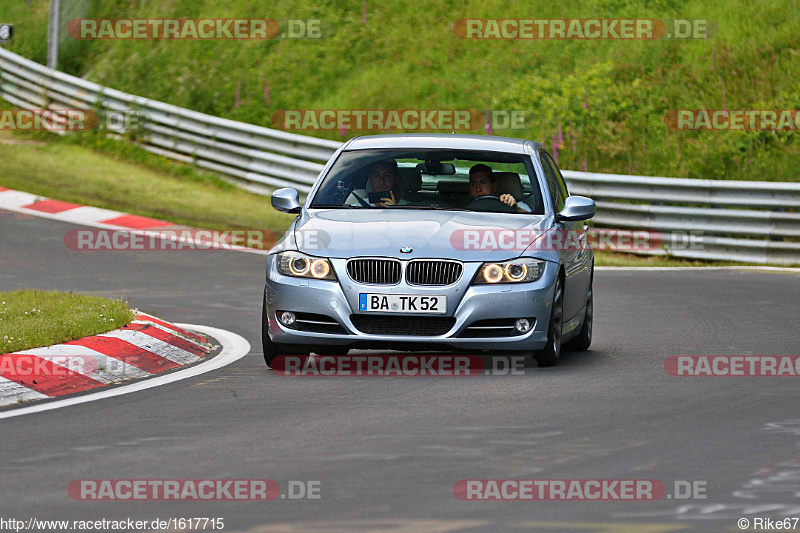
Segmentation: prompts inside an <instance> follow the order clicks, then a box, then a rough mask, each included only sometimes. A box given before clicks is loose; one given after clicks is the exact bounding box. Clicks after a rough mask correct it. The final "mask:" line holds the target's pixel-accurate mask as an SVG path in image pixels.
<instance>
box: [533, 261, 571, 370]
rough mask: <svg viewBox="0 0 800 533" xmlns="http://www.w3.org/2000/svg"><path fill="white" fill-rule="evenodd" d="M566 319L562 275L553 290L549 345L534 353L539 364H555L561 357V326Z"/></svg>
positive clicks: (548, 335)
mask: <svg viewBox="0 0 800 533" xmlns="http://www.w3.org/2000/svg"><path fill="white" fill-rule="evenodd" d="M563 321H564V287H563V285H562V283H561V277H560V276H559V277H557V278H556V287H555V290H554V291H553V308H552V310H551V311H550V323H549V325H548V328H547V346H545V348H544V349H543V350H540V351H538V352H536V353H535V354H534V356H533V357H534V358H535V359H536V361H537V362H538V363H539V366H540V367H542V366H555V365H557V364H558V360H559V358H560V357H561V327H562V325H563Z"/></svg>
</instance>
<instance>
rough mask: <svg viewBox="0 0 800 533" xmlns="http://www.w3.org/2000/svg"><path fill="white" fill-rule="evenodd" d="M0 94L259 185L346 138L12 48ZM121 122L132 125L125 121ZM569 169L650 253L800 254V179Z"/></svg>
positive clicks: (287, 177) (305, 183)
mask: <svg viewBox="0 0 800 533" xmlns="http://www.w3.org/2000/svg"><path fill="white" fill-rule="evenodd" d="M0 96H2V97H3V98H4V99H5V100H7V101H8V102H10V103H12V104H13V105H16V106H19V107H21V108H26V109H42V108H47V109H51V110H54V111H57V110H59V109H65V108H72V109H75V108H90V109H93V110H95V111H96V112H98V113H99V114H101V115H102V114H103V113H108V112H114V113H117V114H122V115H124V116H125V117H135V118H136V123H137V124H138V128H139V130H137V131H135V132H133V135H132V137H131V140H132V141H133V142H135V143H136V144H138V145H140V146H141V147H143V148H144V149H145V150H148V151H150V152H153V153H156V154H160V155H162V156H165V157H168V158H171V159H175V160H178V161H183V162H186V163H192V164H195V165H197V166H198V167H200V168H203V169H207V170H211V171H214V172H217V173H220V174H222V175H224V176H227V177H228V178H229V179H232V180H234V181H235V182H237V183H238V184H239V185H241V186H243V187H245V188H248V189H251V190H255V192H260V193H264V192H267V191H268V190H270V189H274V188H277V187H287V186H288V187H294V188H296V189H297V190H298V191H300V192H301V193H303V194H305V193H307V192H308V191H309V190H310V189H311V185H312V184H313V183H314V181H315V180H316V178H317V176H318V175H319V173H320V171H321V170H322V168H323V166H324V162H325V161H326V160H327V159H329V158H330V156H331V154H333V152H334V151H335V150H336V149H337V148H338V147H339V146H341V143H338V142H336V141H329V140H324V139H317V138H314V137H309V136H305V135H298V134H295V133H288V132H284V131H280V130H274V129H270V128H265V127H261V126H255V125H252V124H245V123H242V122H236V121H233V120H228V119H223V118H218V117H214V116H211V115H206V114H203V113H198V112H196V111H191V110H188V109H184V108H180V107H177V106H174V105H170V104H166V103H163V102H158V101H155V100H150V99H148V98H143V97H140V96H133V95H130V94H126V93H123V92H121V91H117V90H115V89H110V88H107V87H103V86H101V85H98V84H96V83H92V82H89V81H86V80H83V79H81V78H77V77H75V76H70V75H67V74H64V73H63V72H58V71H55V70H51V69H48V68H47V67H45V66H43V65H40V64H38V63H35V62H33V61H30V60H28V59H25V58H23V57H21V56H19V55H17V54H14V53H12V52H9V51H7V50H3V49H0ZM115 132H116V134H117V135H125V134H129V133H131V132H130V131H126V130H125V126H124V123H123V124H122V125H120V126H119V127H118V128H117V129H116V130H115ZM563 174H564V177H565V179H566V180H567V183H568V185H569V187H570V192H572V193H574V194H582V195H585V196H589V197H591V198H593V199H595V200H596V201H597V205H598V212H597V215H596V216H595V218H594V222H595V224H596V225H597V226H600V227H613V228H634V229H641V230H648V231H655V232H661V233H663V234H664V237H665V238H664V246H663V247H662V248H660V249H657V250H649V251H648V253H658V254H671V255H674V256H677V257H686V258H698V259H716V260H733V261H748V262H757V263H775V264H800V213H798V212H795V211H798V210H800V183H773V182H752V181H747V182H746V181H722V180H697V179H682V178H659V177H647V176H624V175H617V174H594V173H588V172H574V171H564V172H563ZM687 236H688V237H689V238H688V239H687Z"/></svg>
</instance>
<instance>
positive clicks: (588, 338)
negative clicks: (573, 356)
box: [564, 283, 594, 352]
mask: <svg viewBox="0 0 800 533" xmlns="http://www.w3.org/2000/svg"><path fill="white" fill-rule="evenodd" d="M593 322H594V297H593V296H592V284H591V283H590V284H589V293H588V294H587V295H586V315H585V316H584V318H583V326H582V327H581V331H580V332H579V333H578V335H577V336H576V337H575V338H573V339H570V340H569V341H568V342H566V343H565V344H564V349H565V350H570V351H575V352H584V351H586V350H588V349H589V346H591V344H592V327H593V326H594V324H593Z"/></svg>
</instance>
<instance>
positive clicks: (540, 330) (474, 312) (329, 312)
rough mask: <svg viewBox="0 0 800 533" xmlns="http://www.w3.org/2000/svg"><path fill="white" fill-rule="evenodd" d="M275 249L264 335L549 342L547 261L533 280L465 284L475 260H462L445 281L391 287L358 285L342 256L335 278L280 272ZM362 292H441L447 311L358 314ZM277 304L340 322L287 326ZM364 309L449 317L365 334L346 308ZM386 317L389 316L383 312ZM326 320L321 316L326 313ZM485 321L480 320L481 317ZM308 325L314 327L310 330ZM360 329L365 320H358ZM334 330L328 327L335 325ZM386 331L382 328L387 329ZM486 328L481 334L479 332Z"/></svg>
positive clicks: (401, 341)
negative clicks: (522, 321) (418, 327)
mask: <svg viewBox="0 0 800 533" xmlns="http://www.w3.org/2000/svg"><path fill="white" fill-rule="evenodd" d="M273 259H274V256H270V257H269V260H268V263H267V281H266V286H265V294H266V303H267V308H266V316H267V318H268V320H269V336H270V339H272V341H273V342H276V343H280V344H295V345H297V344H300V345H312V346H341V347H348V348H350V347H355V348H358V347H369V348H385V349H386V348H394V349H397V348H401V349H403V347H405V349H413V348H422V347H424V348H426V349H428V348H436V347H440V348H449V349H461V350H495V351H505V350H508V351H535V350H540V349H542V348H544V346H545V344H546V341H547V324H548V323H549V320H550V309H551V303H552V296H553V287H554V284H555V280H556V276H557V274H558V265H556V264H555V263H552V262H546V263H545V268H544V273H543V274H542V277H541V278H540V279H539V280H537V281H535V282H531V283H520V284H498V285H477V286H473V285H470V282H471V280H472V279H473V277H474V275H475V273H476V272H477V269H478V268H479V267H480V264H479V263H464V267H465V268H464V275H463V276H462V278H461V279H460V280H459V281H458V282H457V283H456V284H455V285H452V286H449V287H446V288H441V287H419V286H412V285H407V284H406V283H405V282H401V283H400V284H398V285H393V286H391V287H385V286H374V285H366V284H359V283H357V282H355V281H353V280H351V279H350V278H349V276H348V274H347V271H346V268H345V264H346V261H345V260H342V259H332V260H331V263H332V264H333V268H334V271H335V272H336V274H337V276H338V278H339V279H338V281H321V280H314V279H304V278H295V277H289V276H284V275H282V274H280V273H279V272H278V271H277V268H276V266H275V264H274V263H275V262H274V260H273ZM365 292H372V293H375V292H381V293H386V294H390V293H395V294H444V295H446V296H447V307H448V310H447V311H448V312H447V313H446V314H445V315H425V314H414V313H403V314H398V313H359V311H358V308H357V305H358V303H357V302H358V295H359V294H360V293H365ZM278 311H281V312H282V311H292V312H293V313H297V314H310V315H316V316H320V315H321V316H324V317H326V318H328V319H331V321H335V322H336V323H338V325H339V326H340V328H336V327H333V328H331V327H325V326H319V328H318V329H320V330H323V331H313V329H314V326H313V323H314V322H316V321H311V322H312V324H311V326H310V327H309V328H304V329H305V330H299V329H295V328H293V327H287V326H286V325H284V324H283V323H281V321H280V320H278V317H277V316H276V313H277V312H278ZM353 314H364V315H370V316H385V317H418V319H419V320H420V321H437V320H440V318H442V317H449V320H447V321H446V322H443V321H440V323H445V324H447V326H446V327H445V329H446V331H443V332H441V334H434V335H430V334H385V333H381V334H374V333H365V332H364V331H361V330H359V329H358V328H357V327H356V325H354V323H353V320H352V319H351V315H353ZM518 318H527V319H529V320H531V321H532V323H533V324H534V326H533V327H532V328H531V329H530V330H529V331H528V332H526V333H524V334H514V332H512V331H509V330H502V331H498V330H493V329H491V328H486V327H485V326H484V327H482V328H480V327H470V326H472V325H474V324H475V323H476V322H479V321H494V322H493V323H497V322H498V321H499V322H503V320H502V319H508V320H506V321H505V322H509V321H513V320H516V319H518ZM384 320H385V321H387V322H389V323H391V320H392V318H387V319H384ZM323 321H324V320H323ZM484 324H485V322H484ZM308 329H312V331H310V330H308ZM362 329H363V325H362ZM332 330H333V332H332ZM384 330H385V328H384ZM483 331H485V332H486V334H485V335H484V334H483V333H482V332H483ZM506 332H507V333H508V335H505V334H504V333H506Z"/></svg>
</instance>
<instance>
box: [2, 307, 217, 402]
mask: <svg viewBox="0 0 800 533" xmlns="http://www.w3.org/2000/svg"><path fill="white" fill-rule="evenodd" d="M215 348H216V346H215V345H214V344H213V343H212V342H210V341H209V340H208V339H206V338H205V337H204V336H202V335H198V334H197V333H193V332H191V331H188V330H187V329H185V328H182V327H179V326H176V325H174V324H170V323H169V322H164V321H163V320H160V319H158V318H156V317H154V316H151V315H148V314H144V313H139V314H138V316H137V317H136V320H134V321H133V322H131V323H130V324H128V325H126V326H125V327H123V328H120V329H117V330H114V331H111V332H108V333H103V334H100V335H94V336H91V337H85V338H83V339H79V340H76V341H71V342H67V343H64V344H57V345H55V346H48V347H46V348H34V349H30V350H22V351H20V352H15V353H10V354H4V355H0V407H5V406H9V405H13V404H17V403H22V402H25V401H30V400H40V399H46V398H55V397H58V396H64V395H68V394H74V393H77V392H84V391H89V390H92V389H98V388H101V387H105V386H107V385H112V384H116V383H120V382H123V381H127V380H132V379H141V378H146V377H150V376H152V375H153V374H158V373H161V372H165V371H167V370H174V369H176V368H179V367H182V366H185V365H191V364H193V363H196V362H197V361H199V360H201V359H202V358H204V357H206V356H207V355H208V354H209V353H211V352H212V351H213V350H214V349H215Z"/></svg>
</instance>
